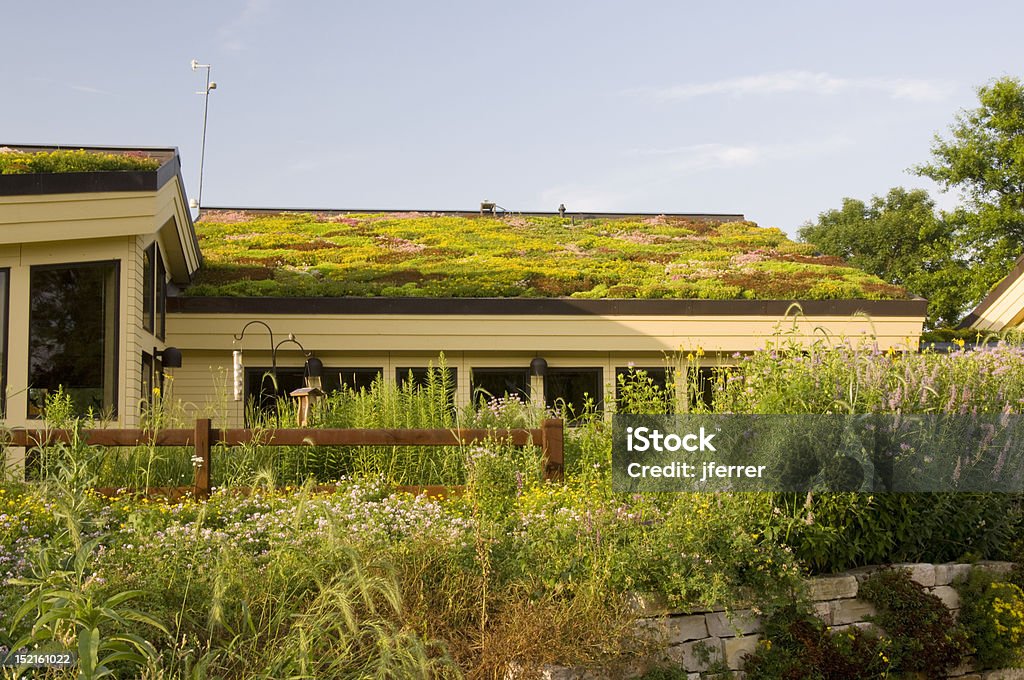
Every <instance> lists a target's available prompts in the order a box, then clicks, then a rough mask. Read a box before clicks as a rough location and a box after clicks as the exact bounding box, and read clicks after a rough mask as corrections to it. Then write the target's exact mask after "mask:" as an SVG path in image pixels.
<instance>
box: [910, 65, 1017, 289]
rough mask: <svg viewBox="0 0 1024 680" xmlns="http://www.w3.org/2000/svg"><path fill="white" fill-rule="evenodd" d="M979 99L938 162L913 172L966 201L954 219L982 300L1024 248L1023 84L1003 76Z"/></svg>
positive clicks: (943, 144)
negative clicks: (976, 105)
mask: <svg viewBox="0 0 1024 680" xmlns="http://www.w3.org/2000/svg"><path fill="white" fill-rule="evenodd" d="M978 101H979V104H980V106H979V107H978V108H976V109H972V110H969V111H961V112H960V113H959V114H958V115H957V117H956V121H955V122H954V124H953V125H952V126H951V128H950V131H949V137H948V138H943V137H941V136H939V135H936V137H935V143H934V145H933V146H932V162H931V163H926V164H924V165H920V166H918V167H916V168H915V169H914V170H915V172H917V174H919V175H922V176H924V177H929V178H931V179H933V180H935V181H936V182H938V183H939V185H940V186H941V187H942V188H943V190H947V191H948V190H956V191H959V192H960V193H961V194H962V196H963V198H964V200H965V204H964V206H963V207H962V208H961V209H959V210H957V211H955V212H954V213H953V214H951V215H950V216H949V218H950V221H951V222H952V223H953V224H954V225H955V233H956V240H957V246H958V248H959V249H960V250H961V251H962V252H963V253H964V255H965V257H967V258H968V259H969V261H970V263H971V274H972V276H971V284H972V294H973V296H974V297H975V298H980V297H981V296H982V295H984V294H985V292H987V291H988V290H989V289H990V288H991V287H992V286H993V285H995V283H996V282H998V281H999V279H1001V278H1002V277H1004V276H1005V275H1006V274H1007V272H1008V271H1009V270H1010V265H1011V263H1012V262H1013V261H1014V259H1016V258H1017V257H1018V256H1019V255H1020V254H1021V252H1022V251H1024V83H1022V82H1021V81H1020V80H1019V79H1017V78H1000V79H998V80H995V81H993V82H991V83H990V84H988V85H985V86H983V87H981V88H979V89H978Z"/></svg>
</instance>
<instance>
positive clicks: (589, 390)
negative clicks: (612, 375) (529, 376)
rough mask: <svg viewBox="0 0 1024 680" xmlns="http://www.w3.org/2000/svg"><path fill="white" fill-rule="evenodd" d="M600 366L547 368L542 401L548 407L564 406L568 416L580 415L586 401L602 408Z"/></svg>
mask: <svg viewBox="0 0 1024 680" xmlns="http://www.w3.org/2000/svg"><path fill="white" fill-rule="evenodd" d="M601 388H602V384H601V369H600V368H548V372H547V375H546V376H545V377H544V403H545V404H547V407H548V408H560V407H562V406H563V405H564V406H565V407H566V410H567V413H568V414H569V415H570V418H572V419H575V418H576V417H578V416H580V415H581V414H582V413H583V411H584V408H585V405H586V404H587V402H588V401H590V402H593V404H594V405H595V406H596V407H597V409H598V410H600V409H601V408H602V405H601V401H602V398H603V395H602V389H601Z"/></svg>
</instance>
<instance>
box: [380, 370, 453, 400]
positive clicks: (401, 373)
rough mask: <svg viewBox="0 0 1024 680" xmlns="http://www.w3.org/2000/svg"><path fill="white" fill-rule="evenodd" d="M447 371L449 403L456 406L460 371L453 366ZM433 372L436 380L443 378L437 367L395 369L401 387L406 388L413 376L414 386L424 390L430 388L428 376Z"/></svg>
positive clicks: (396, 379)
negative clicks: (410, 377)
mask: <svg viewBox="0 0 1024 680" xmlns="http://www.w3.org/2000/svg"><path fill="white" fill-rule="evenodd" d="M445 371H446V373H447V377H446V378H444V380H445V381H446V382H447V386H448V403H449V404H451V405H453V406H454V405H455V392H456V389H457V387H458V382H459V371H458V369H457V368H455V367H453V366H448V367H447V368H446V369H445ZM431 372H433V375H434V376H435V379H436V378H441V377H442V376H441V369H440V368H439V367H437V366H435V367H432V368H426V367H422V366H401V367H399V368H396V369H395V381H396V382H397V383H398V386H399V387H404V386H405V384H406V383H407V382H409V376H410V375H411V376H412V384H413V386H414V387H418V388H421V389H422V388H426V387H427V386H428V382H429V381H428V379H427V376H429V375H430V374H431ZM435 384H438V383H435Z"/></svg>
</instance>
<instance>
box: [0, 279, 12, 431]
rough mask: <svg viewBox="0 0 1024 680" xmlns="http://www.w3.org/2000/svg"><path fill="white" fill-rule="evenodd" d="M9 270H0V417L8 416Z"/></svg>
mask: <svg viewBox="0 0 1024 680" xmlns="http://www.w3.org/2000/svg"><path fill="white" fill-rule="evenodd" d="M9 276H10V270H9V269H0V334H2V335H0V417H3V416H6V415H7V403H6V398H7V304H8V296H7V280H8V277H9Z"/></svg>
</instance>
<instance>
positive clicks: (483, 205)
mask: <svg viewBox="0 0 1024 680" xmlns="http://www.w3.org/2000/svg"><path fill="white" fill-rule="evenodd" d="M495 205H496V204H495V203H494V201H488V200H486V199H485V200H483V201H480V214H481V215H483V214H484V213H493V212H494V208H495Z"/></svg>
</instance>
